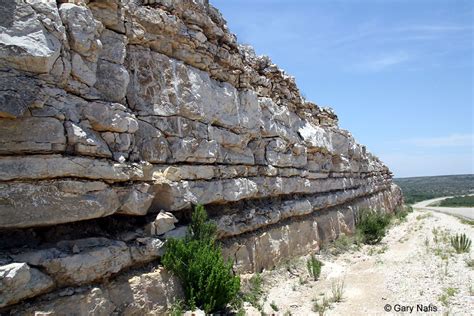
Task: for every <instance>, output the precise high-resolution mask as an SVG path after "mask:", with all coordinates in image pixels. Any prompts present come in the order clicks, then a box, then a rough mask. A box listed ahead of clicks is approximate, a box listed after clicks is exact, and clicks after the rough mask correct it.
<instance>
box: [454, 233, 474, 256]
mask: <svg viewBox="0 0 474 316" xmlns="http://www.w3.org/2000/svg"><path fill="white" fill-rule="evenodd" d="M471 243H472V242H471V239H469V237H467V236H466V234H462V235H461V234H456V236H452V237H451V246H453V248H454V250H456V252H457V253H464V252H469V250H470V249H471Z"/></svg>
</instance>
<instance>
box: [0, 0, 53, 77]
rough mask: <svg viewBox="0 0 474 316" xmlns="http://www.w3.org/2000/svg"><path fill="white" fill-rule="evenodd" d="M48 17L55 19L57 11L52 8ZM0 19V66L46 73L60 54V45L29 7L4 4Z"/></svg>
mask: <svg viewBox="0 0 474 316" xmlns="http://www.w3.org/2000/svg"><path fill="white" fill-rule="evenodd" d="M48 2H52V1H48ZM50 13H51V14H52V15H57V10H54V9H53V8H51V10H50ZM0 16H1V17H2V22H0V64H8V65H9V66H10V67H13V68H16V69H19V70H23V71H27V72H33V73H49V72H50V70H51V68H52V67H53V64H54V62H55V61H56V59H57V58H58V57H59V54H60V52H61V42H60V40H59V39H58V38H56V37H55V36H54V35H53V34H51V33H50V32H49V31H48V30H47V29H46V28H45V26H44V25H43V24H42V21H41V18H40V16H39V15H38V14H37V12H36V11H35V10H34V9H33V7H32V5H30V4H29V3H28V2H25V1H21V0H14V1H6V2H5V3H4V4H2V6H1V8H0ZM50 21H51V20H50Z"/></svg>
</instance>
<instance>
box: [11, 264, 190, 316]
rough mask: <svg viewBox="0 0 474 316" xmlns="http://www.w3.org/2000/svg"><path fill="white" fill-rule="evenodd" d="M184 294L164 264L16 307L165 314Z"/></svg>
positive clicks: (103, 315) (26, 311)
mask: <svg viewBox="0 0 474 316" xmlns="http://www.w3.org/2000/svg"><path fill="white" fill-rule="evenodd" d="M183 297H184V293H183V289H182V288H181V286H180V283H179V281H178V280H177V278H176V277H174V276H172V275H171V274H170V273H168V272H167V271H165V270H164V269H162V268H158V269H156V270H155V271H152V272H146V273H143V274H140V275H133V274H132V275H125V276H123V277H119V278H117V279H116V280H114V281H112V282H110V283H109V284H107V285H102V286H100V287H93V288H92V289H84V290H83V291H82V292H79V293H75V294H73V295H71V296H66V297H60V298H57V299H56V300H53V301H50V302H48V301H46V302H41V303H39V304H37V305H35V306H32V307H23V308H18V309H15V313H16V314H18V315H41V314H42V313H44V314H48V313H51V312H53V313H54V314H57V315H70V314H71V311H76V312H77V314H79V315H99V316H108V315H111V314H113V313H120V314H122V315H143V314H146V315H162V314H164V313H165V312H166V311H167V309H168V308H170V307H171V305H172V304H173V302H174V301H175V300H176V299H180V298H183Z"/></svg>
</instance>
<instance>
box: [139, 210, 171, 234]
mask: <svg viewBox="0 0 474 316" xmlns="http://www.w3.org/2000/svg"><path fill="white" fill-rule="evenodd" d="M177 222H178V220H177V219H176V217H174V215H173V214H172V213H170V212H165V211H161V212H160V213H159V214H158V215H157V216H156V218H155V220H154V221H153V222H151V223H149V224H148V225H147V227H146V231H147V232H148V233H149V234H150V235H152V236H155V235H163V234H164V233H167V232H169V231H170V230H173V229H174V224H176V223H177Z"/></svg>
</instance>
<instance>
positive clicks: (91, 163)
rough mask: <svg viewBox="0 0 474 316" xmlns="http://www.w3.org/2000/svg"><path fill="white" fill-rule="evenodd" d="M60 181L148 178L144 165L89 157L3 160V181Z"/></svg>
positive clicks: (0, 172)
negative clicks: (69, 179)
mask: <svg viewBox="0 0 474 316" xmlns="http://www.w3.org/2000/svg"><path fill="white" fill-rule="evenodd" d="M59 177H75V178H87V179H93V180H105V181H109V182H122V181H130V180H138V179H141V178H143V177H144V173H143V167H142V166H141V165H137V164H135V165H130V164H120V163H114V162H110V161H107V160H99V159H93V158H85V157H64V156H61V155H29V156H22V157H18V156H13V157H11V156H6V157H0V180H1V181H10V180H15V179H18V180H20V179H21V180H33V179H36V180H41V179H51V178H59Z"/></svg>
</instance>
